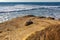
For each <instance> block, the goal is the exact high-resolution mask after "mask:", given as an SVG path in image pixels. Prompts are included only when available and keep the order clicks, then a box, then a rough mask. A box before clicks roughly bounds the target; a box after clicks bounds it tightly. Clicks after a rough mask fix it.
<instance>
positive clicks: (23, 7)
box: [0, 5, 60, 13]
mask: <svg viewBox="0 0 60 40" xmlns="http://www.w3.org/2000/svg"><path fill="white" fill-rule="evenodd" d="M42 8H43V9H46V8H48V9H56V8H59V6H40V5H15V6H4V7H1V6H0V13H9V12H20V11H25V10H26V11H28V10H35V9H42ZM59 10H60V9H59Z"/></svg>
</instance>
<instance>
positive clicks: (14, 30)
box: [0, 15, 60, 40]
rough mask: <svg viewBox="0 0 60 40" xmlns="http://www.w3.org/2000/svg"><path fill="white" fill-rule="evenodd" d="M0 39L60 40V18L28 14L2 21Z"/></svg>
mask: <svg viewBox="0 0 60 40" xmlns="http://www.w3.org/2000/svg"><path fill="white" fill-rule="evenodd" d="M0 40H60V20H55V18H52V17H43V16H41V17H39V16H34V15H26V16H22V17H16V18H13V19H11V20H8V21H6V22H3V23H0Z"/></svg>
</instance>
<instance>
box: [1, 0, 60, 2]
mask: <svg viewBox="0 0 60 40" xmlns="http://www.w3.org/2000/svg"><path fill="white" fill-rule="evenodd" d="M0 2H60V0H0Z"/></svg>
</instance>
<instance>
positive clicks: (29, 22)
mask: <svg viewBox="0 0 60 40" xmlns="http://www.w3.org/2000/svg"><path fill="white" fill-rule="evenodd" d="M31 24H33V22H32V21H31V20H29V21H27V22H26V24H25V26H29V25H31Z"/></svg>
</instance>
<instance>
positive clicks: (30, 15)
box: [25, 15, 35, 17]
mask: <svg viewBox="0 0 60 40" xmlns="http://www.w3.org/2000/svg"><path fill="white" fill-rule="evenodd" d="M25 17H35V16H34V15H27V16H25Z"/></svg>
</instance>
